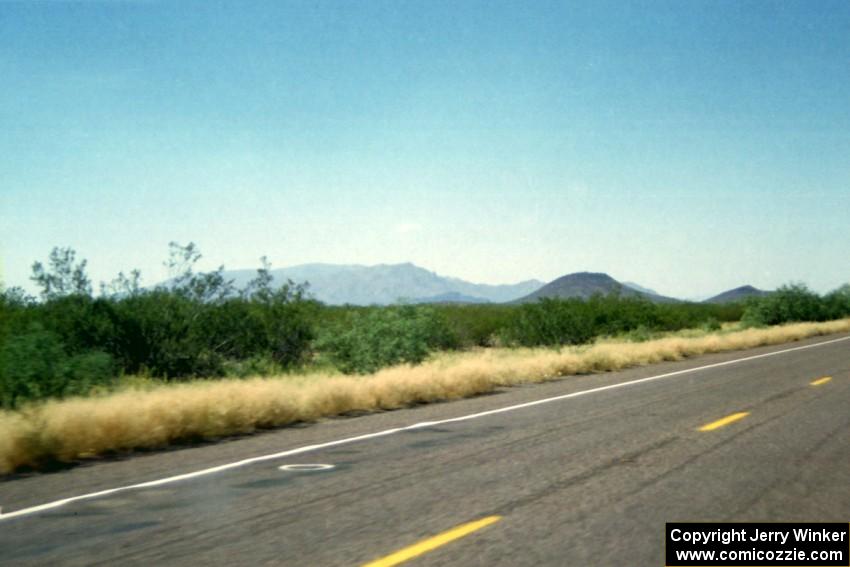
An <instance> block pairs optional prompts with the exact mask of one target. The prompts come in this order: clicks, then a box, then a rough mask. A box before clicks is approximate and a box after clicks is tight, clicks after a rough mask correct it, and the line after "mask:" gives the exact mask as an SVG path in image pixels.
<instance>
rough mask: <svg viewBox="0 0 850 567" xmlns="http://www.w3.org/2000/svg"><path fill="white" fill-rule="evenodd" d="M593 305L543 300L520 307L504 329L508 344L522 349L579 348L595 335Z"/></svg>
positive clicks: (565, 300)
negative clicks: (575, 346) (539, 347)
mask: <svg viewBox="0 0 850 567" xmlns="http://www.w3.org/2000/svg"><path fill="white" fill-rule="evenodd" d="M594 323H595V320H594V314H593V312H592V308H591V306H590V304H589V303H588V302H586V301H582V300H580V299H551V298H544V299H541V300H539V301H537V302H535V303H525V304H523V305H521V306H520V308H519V310H518V311H517V313H516V316H515V318H514V320H513V321H512V323H511V325H510V326H509V327H508V328H507V329H506V330H505V334H506V336H505V338H506V339H507V341H508V342H509V343H513V344H518V345H522V346H529V347H530V346H561V345H568V344H569V345H578V344H583V343H587V342H590V341H591V340H593V338H594V336H595V335H596V332H595V328H594Z"/></svg>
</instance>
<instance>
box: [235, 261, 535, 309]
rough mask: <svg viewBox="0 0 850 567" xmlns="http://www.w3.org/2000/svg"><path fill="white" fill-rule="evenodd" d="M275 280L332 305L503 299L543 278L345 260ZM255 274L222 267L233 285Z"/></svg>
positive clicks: (283, 273) (282, 271) (287, 271)
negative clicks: (465, 276)
mask: <svg viewBox="0 0 850 567" xmlns="http://www.w3.org/2000/svg"><path fill="white" fill-rule="evenodd" d="M271 274H272V275H273V276H274V282H275V283H283V282H285V281H286V280H288V279H290V280H292V281H295V282H298V283H301V282H309V284H310V287H309V292H310V294H311V295H312V296H313V297H315V298H316V299H318V300H319V301H322V302H324V303H328V304H331V305H342V304H346V303H349V304H352V305H373V304H378V305H386V304H391V303H395V302H397V301H400V300H401V301H411V302H425V303H435V302H436V303H438V302H453V303H480V302H486V301H490V302H494V303H503V302H507V301H512V300H514V299H516V298H518V297H522V296H524V295H527V294H529V293H531V292H533V291H534V290H536V289H538V288H540V287H541V286H542V285H543V282H540V281H537V280H528V281H523V282H520V283H517V284H505V285H490V284H476V283H471V282H467V281H465V280H461V279H459V278H451V277H444V276H440V275H438V274H436V273H434V272H431V271H429V270H426V269H424V268H420V267H419V266H416V265H414V264H411V263H405V264H378V265H376V266H362V265H345V264H302V265H298V266H292V267H288V268H279V269H276V270H272V271H271ZM255 276H256V272H255V271H254V270H230V271H225V273H224V277H225V278H229V279H233V280H234V283H235V285H236V286H237V287H238V288H241V287H244V286H245V285H246V284H247V283H248V282H249V281H250V280H251V279H252V278H254V277H255Z"/></svg>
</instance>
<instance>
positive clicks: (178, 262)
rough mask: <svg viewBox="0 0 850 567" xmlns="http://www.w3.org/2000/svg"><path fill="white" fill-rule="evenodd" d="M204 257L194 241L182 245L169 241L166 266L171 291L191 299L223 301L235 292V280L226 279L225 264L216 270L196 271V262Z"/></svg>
mask: <svg viewBox="0 0 850 567" xmlns="http://www.w3.org/2000/svg"><path fill="white" fill-rule="evenodd" d="M201 258H202V256H201V251H200V250H198V247H197V246H196V245H195V243H194V242H190V243H189V244H187V245H186V246H181V245H180V244H178V243H177V242H169V243H168V260H167V261H166V262H165V266H166V267H167V268H168V271H169V273H170V274H171V277H172V280H171V291H174V292H175V293H178V294H180V295H182V296H184V297H187V298H189V299H193V300H197V301H201V302H212V301H222V300H224V299H226V298H228V297H232V296H233V294H234V291H235V290H234V287H233V280H226V279H224V266H219V267H218V268H217V269H216V270H215V271H212V272H206V273H200V274H196V273H195V264H196V263H197V262H198V260H200V259H201Z"/></svg>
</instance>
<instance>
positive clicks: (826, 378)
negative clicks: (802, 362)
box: [810, 376, 832, 386]
mask: <svg viewBox="0 0 850 567" xmlns="http://www.w3.org/2000/svg"><path fill="white" fill-rule="evenodd" d="M830 380H832V376H824V377H823V378H818V379H817V380H812V381H811V382H810V384H811V385H812V386H820V385H821V384H826V383H827V382H829V381H830Z"/></svg>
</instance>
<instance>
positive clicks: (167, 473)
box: [0, 335, 850, 566]
mask: <svg viewBox="0 0 850 567" xmlns="http://www.w3.org/2000/svg"><path fill="white" fill-rule="evenodd" d="M836 339H839V340H836ZM847 339H850V335H836V336H831V337H821V338H816V339H810V340H806V341H801V342H798V343H792V344H789V345H781V346H774V347H764V348H759V349H753V350H749V351H745V352H735V353H724V354H717V355H710V356H703V357H699V358H695V359H691V360H687V361H681V362H673V363H664V364H658V365H654V366H649V367H643V368H638V369H632V370H627V371H622V372H617V373H606V374H599V375H589V376H578V377H571V378H566V379H564V380H561V381H558V382H552V383H548V384H542V385H537V386H528V387H519V388H512V389H507V390H505V391H503V392H500V393H497V394H493V395H488V396H481V397H478V398H474V399H468V400H462V401H458V402H452V403H445V404H434V405H428V406H420V407H417V408H413V409H408V410H401V411H395V412H386V413H380V414H373V415H367V416H362V417H356V418H344V419H332V420H327V421H324V422H322V423H318V424H313V425H307V426H303V427H289V428H282V429H279V430H275V431H271V432H267V433H263V434H259V435H255V436H250V437H243V438H237V439H231V440H227V441H224V442H221V443H215V444H208V445H204V446H196V447H187V448H180V449H175V450H171V451H161V452H151V453H145V454H140V455H135V456H132V457H127V458H124V459H113V460H102V461H96V462H91V463H87V464H84V465H80V466H77V467H74V468H70V469H67V470H63V471H59V472H55V473H49V474H29V475H18V476H13V477H9V478H7V479H6V480H3V481H0V507H2V513H3V515H2V516H0V564H3V565H113V564H121V565H190V564H191V565H195V564H201V565H309V566H312V565H364V564H368V563H369V562H373V561H374V562H375V563H374V564H373V565H380V566H386V565H392V564H398V563H399V562H404V564H405V565H416V566H435V565H488V566H492V565H511V566H513V565H582V566H583V565H594V566H599V565H602V566H605V565H612V566H614V565H616V566H622V565H638V566H640V565H647V566H661V565H663V564H664V560H663V553H664V549H663V547H664V543H663V542H664V524H665V522H672V521H823V522H826V521H834V522H847V521H848V520H850V490H848V487H850V340H847ZM799 347H808V348H799ZM789 349H793V350H789ZM762 355H768V356H762ZM742 359H743V360H742ZM827 378H829V379H827ZM493 410H498V411H493ZM447 420H448V421H447ZM417 424H420V425H417ZM422 424H424V425H422ZM270 454H277V455H278V456H276V457H270V458H260V459H257V460H254V461H251V462H247V463H244V464H242V465H239V466H231V468H227V466H225V467H224V468H223V470H219V471H218V472H209V471H208V469H210V468H211V467H217V466H220V465H228V464H231V465H232V464H233V463H236V462H239V461H243V460H245V459H251V458H256V457H263V456H264V455H266V456H267V455H270ZM289 465H326V466H322V467H314V468H315V470H298V468H299V467H291V466H289ZM281 467H284V469H285V470H281ZM308 468H310V467H308ZM293 469H295V470H293ZM198 471H202V472H201V473H200V474H193V473H198ZM203 471H206V472H203ZM179 475H187V476H186V477H184V478H182V479H181V478H177V479H175V478H174V477H175V476H179ZM150 481H162V482H161V483H158V484H157V483H155V484H154V485H153V486H148V487H141V488H127V487H130V486H132V485H135V484H138V483H145V482H150ZM108 489H118V490H116V491H114V492H111V493H108V494H105V495H102V496H99V497H89V496H87V495H90V494H91V493H94V492H98V491H102V490H108ZM74 497H82V498H81V499H79V500H74V501H71V502H68V503H65V504H61V505H60V501H61V500H63V499H67V498H74ZM408 560H409V562H407V561H408Z"/></svg>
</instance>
